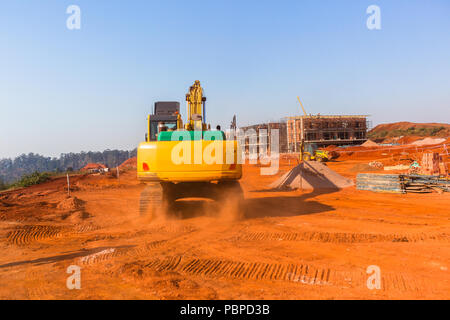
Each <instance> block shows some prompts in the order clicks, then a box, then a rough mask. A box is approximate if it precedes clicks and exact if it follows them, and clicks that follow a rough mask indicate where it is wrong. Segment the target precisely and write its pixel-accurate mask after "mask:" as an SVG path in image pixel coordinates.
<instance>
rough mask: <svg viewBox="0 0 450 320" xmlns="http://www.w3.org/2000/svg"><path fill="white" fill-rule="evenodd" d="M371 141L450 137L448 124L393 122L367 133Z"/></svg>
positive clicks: (380, 125)
mask: <svg viewBox="0 0 450 320" xmlns="http://www.w3.org/2000/svg"><path fill="white" fill-rule="evenodd" d="M368 136H369V138H370V139H372V140H383V139H387V138H396V137H401V136H403V137H442V138H446V137H449V136H450V124H448V123H413V122H395V123H386V124H379V125H377V126H376V127H375V128H373V129H372V130H370V131H369V133H368Z"/></svg>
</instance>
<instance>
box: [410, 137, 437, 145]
mask: <svg viewBox="0 0 450 320" xmlns="http://www.w3.org/2000/svg"><path fill="white" fill-rule="evenodd" d="M444 142H445V139H444V138H440V139H437V138H436V139H433V138H425V139H422V140H417V141H414V142H413V143H411V144H412V145H414V146H426V145H432V144H439V143H444Z"/></svg>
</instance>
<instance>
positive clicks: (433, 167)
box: [422, 152, 441, 175]
mask: <svg viewBox="0 0 450 320" xmlns="http://www.w3.org/2000/svg"><path fill="white" fill-rule="evenodd" d="M440 160H441V159H440V156H439V153H437V152H427V153H424V154H423V156H422V174H426V175H439V163H440V162H441V161H440Z"/></svg>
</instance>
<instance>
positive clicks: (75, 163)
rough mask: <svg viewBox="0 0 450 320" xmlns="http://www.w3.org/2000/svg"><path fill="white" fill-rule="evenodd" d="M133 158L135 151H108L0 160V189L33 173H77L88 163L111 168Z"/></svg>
mask: <svg viewBox="0 0 450 320" xmlns="http://www.w3.org/2000/svg"><path fill="white" fill-rule="evenodd" d="M135 156H136V149H134V150H131V151H123V150H109V149H108V150H105V151H103V152H99V151H97V152H92V151H90V152H84V151H82V152H80V153H72V152H71V153H63V154H61V156H60V157H59V158H56V157H45V156H42V155H39V154H35V153H29V154H22V155H20V156H18V157H16V158H14V159H0V189H1V188H2V187H5V185H7V184H11V183H13V182H15V181H18V180H19V179H20V178H21V177H22V176H24V175H27V174H31V173H33V172H65V171H77V170H80V169H81V168H83V167H84V166H85V165H87V164H88V163H102V164H104V165H106V166H108V167H111V168H112V167H115V166H117V165H120V164H121V163H122V162H124V161H125V160H127V159H129V158H132V157H135Z"/></svg>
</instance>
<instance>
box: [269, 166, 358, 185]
mask: <svg viewBox="0 0 450 320" xmlns="http://www.w3.org/2000/svg"><path fill="white" fill-rule="evenodd" d="M353 185H354V183H353V181H352V180H351V179H348V178H345V177H343V176H341V175H340V174H338V173H337V172H335V171H333V170H331V169H330V168H328V167H327V166H326V165H324V164H323V163H320V162H315V161H304V162H303V163H301V164H299V165H298V166H296V167H294V168H293V169H292V170H290V171H289V172H287V173H285V174H284V175H283V176H282V177H281V178H279V179H278V180H276V181H275V182H273V183H272V184H271V185H270V186H269V187H270V188H271V189H300V188H301V189H342V188H347V187H351V186H353Z"/></svg>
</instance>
